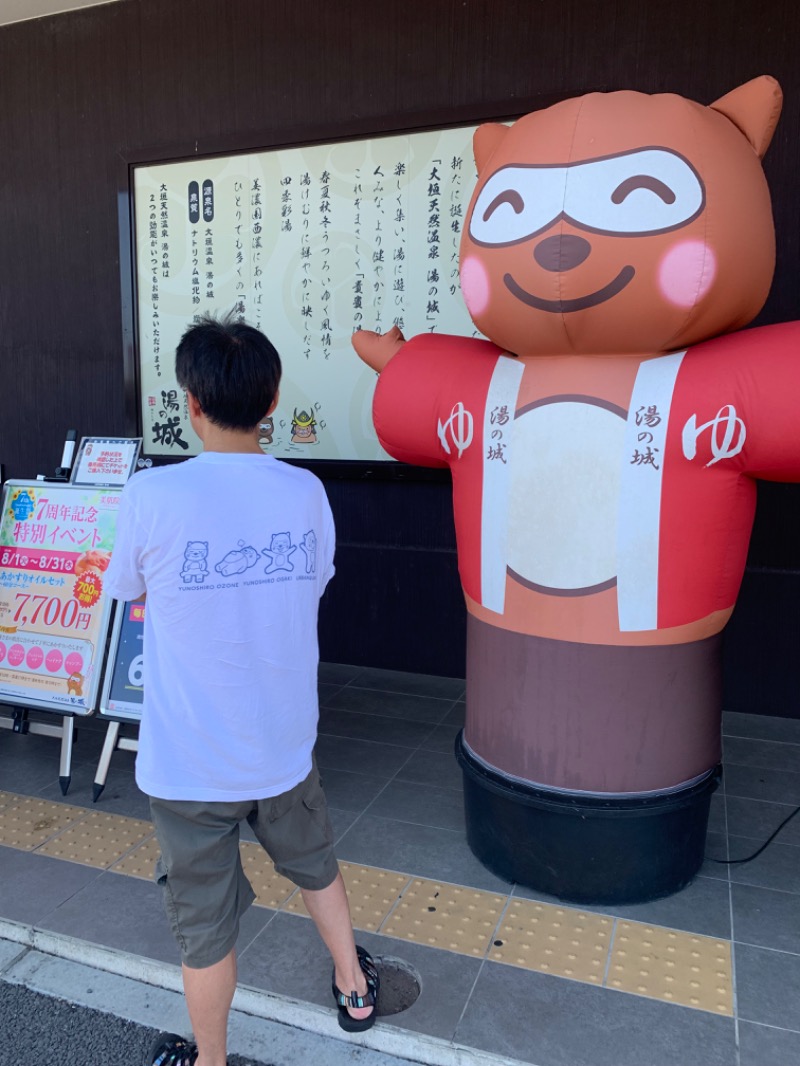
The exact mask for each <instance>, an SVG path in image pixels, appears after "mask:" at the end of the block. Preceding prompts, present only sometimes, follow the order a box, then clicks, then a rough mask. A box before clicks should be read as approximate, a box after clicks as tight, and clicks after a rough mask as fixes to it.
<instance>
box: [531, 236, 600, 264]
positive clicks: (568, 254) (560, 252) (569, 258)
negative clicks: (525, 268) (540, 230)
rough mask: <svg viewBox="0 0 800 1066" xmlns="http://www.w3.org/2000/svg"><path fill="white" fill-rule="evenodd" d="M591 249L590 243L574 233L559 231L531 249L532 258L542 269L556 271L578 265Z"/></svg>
mask: <svg viewBox="0 0 800 1066" xmlns="http://www.w3.org/2000/svg"><path fill="white" fill-rule="evenodd" d="M591 250H592V246H591V244H589V242H588V241H587V240H584V239H583V237H578V236H577V235H576V234H574V233H561V234H558V235H557V236H555V237H546V238H545V239H544V240H543V241H539V243H538V244H537V245H536V247H535V248H534V249H533V258H534V259H535V260H536V262H537V263H538V264H539V266H540V267H542V268H543V269H544V270H552V271H553V272H554V273H556V272H560V271H562V270H572V268H573V267H576V266H580V264H581V263H582V262H583V261H584V259H586V258H587V256H588V255H589V253H590V252H591Z"/></svg>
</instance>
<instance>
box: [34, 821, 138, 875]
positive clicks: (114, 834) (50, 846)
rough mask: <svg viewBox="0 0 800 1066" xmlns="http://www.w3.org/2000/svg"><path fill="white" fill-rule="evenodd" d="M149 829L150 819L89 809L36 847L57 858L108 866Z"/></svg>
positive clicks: (43, 852) (128, 849)
mask: <svg viewBox="0 0 800 1066" xmlns="http://www.w3.org/2000/svg"><path fill="white" fill-rule="evenodd" d="M152 832H153V826H152V824H151V823H150V822H143V821H140V820H139V819H138V818H125V817H124V816H123V815H121V814H100V812H99V811H92V812H91V813H90V814H89V816H88V817H87V818H84V819H83V821H82V822H79V823H78V824H77V825H73V826H70V827H69V828H68V829H65V830H64V832H63V833H60V834H59V835H58V836H57V837H54V838H53V839H52V840H48V842H47V843H46V844H43V845H42V847H40V848H39V849H38V850H39V852H40V853H41V854H42V855H50V856H52V857H53V858H56V859H67V860H69V862H82V863H83V864H84V865H85V866H98V867H100V868H101V869H107V868H108V867H109V866H111V864H112V863H115V862H116V861H117V860H118V859H121V858H122V856H123V855H124V854H125V853H126V852H128V851H130V850H131V848H134V847H136V845H137V844H141V842H142V841H143V840H144V839H145V837H148V836H150V834H151V833H152Z"/></svg>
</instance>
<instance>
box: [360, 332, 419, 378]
mask: <svg viewBox="0 0 800 1066" xmlns="http://www.w3.org/2000/svg"><path fill="white" fill-rule="evenodd" d="M405 343H406V339H405V337H404V336H403V334H402V333H401V332H400V330H399V329H398V328H397V326H392V328H391V329H390V330H389V332H388V333H373V332H372V331H371V330H368V329H360V330H359V331H358V332H357V333H354V334H353V347H354V348H355V350H356V352H357V353H358V355H359V357H360V358H361V359H363V360H364V362H365V363H366V364H367V366H371V367H372V369H373V370H377V371H378V373H379V374H380V372H381V370H383V368H384V367H385V366H386V364H387V363H388V362H389V360H390V359H391V358H392V356H393V355H396V354H397V353H398V352H399V351H400V349H401V348H402V347H403V345H404V344H405Z"/></svg>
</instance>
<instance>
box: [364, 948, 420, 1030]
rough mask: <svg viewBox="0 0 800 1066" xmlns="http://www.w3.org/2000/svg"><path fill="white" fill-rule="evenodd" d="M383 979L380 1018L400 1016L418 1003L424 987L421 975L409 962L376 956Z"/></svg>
mask: <svg viewBox="0 0 800 1066" xmlns="http://www.w3.org/2000/svg"><path fill="white" fill-rule="evenodd" d="M374 958H375V962H376V964H377V966H378V973H379V974H380V977H381V991H380V996H379V997H378V1016H379V1017H383V1016H384V1015H387V1014H399V1013H400V1011H403V1010H408V1008H409V1007H410V1006H411V1005H412V1004H413V1003H416V1001H417V998H418V996H419V993H420V989H421V987H422V982H421V979H420V976H419V974H418V973H417V971H416V970H415V969H414V967H413V966H410V965H409V964H408V963H407V962H403V960H402V959H396V958H395V957H394V956H392V955H375V956H374Z"/></svg>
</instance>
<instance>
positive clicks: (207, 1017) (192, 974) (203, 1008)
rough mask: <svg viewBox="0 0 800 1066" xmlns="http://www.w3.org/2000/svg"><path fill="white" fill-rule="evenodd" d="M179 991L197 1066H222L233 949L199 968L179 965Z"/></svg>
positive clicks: (232, 988)
mask: <svg viewBox="0 0 800 1066" xmlns="http://www.w3.org/2000/svg"><path fill="white" fill-rule="evenodd" d="M183 990H184V992H185V994H186V1006H187V1007H188V1008H189V1017H190V1018H191V1020H192V1030H193V1032H194V1039H195V1043H196V1044H197V1050H198V1051H199V1055H198V1058H197V1066H226V1062H227V1059H226V1054H227V1040H228V1015H229V1014H230V1009H231V1001H232V1000H233V993H234V992H235V991H236V951H235V950H231V951H229V952H228V954H227V955H226V956H225V958H224V959H221V960H220V961H219V962H216V963H214V965H213V966H206V967H204V968H203V969H202V970H198V969H194V968H192V967H191V966H186V965H185V964H184V966H183Z"/></svg>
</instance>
